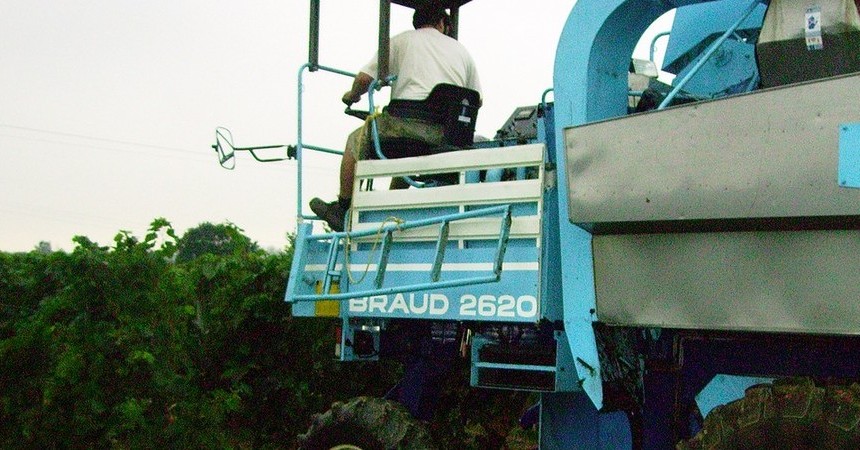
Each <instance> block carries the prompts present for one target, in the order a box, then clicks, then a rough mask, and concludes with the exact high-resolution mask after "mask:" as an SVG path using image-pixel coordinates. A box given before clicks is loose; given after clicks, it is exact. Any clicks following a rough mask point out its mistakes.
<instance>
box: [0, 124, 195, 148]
mask: <svg viewBox="0 0 860 450" xmlns="http://www.w3.org/2000/svg"><path fill="white" fill-rule="evenodd" d="M0 127H3V128H11V129H14V130H23V131H31V132H35V133H45V134H53V135H57V136H67V137H73V138H78V139H89V140H93V141H102V142H111V143H114V144H122V145H132V146H136V147H147V148H154V149H159V150H168V151H174V152H180V153H189V154H194V155H199V154H200V152H196V151H193V150H186V149H182V148H176V147H167V146H163V145H153V144H142V143H139V142H131V141H123V140H120V139H110V138H103V137H96V136H87V135H85V134H77V133H67V132H64V131H53V130H43V129H40V128H30V127H22V126H18V125H10V124H5V123H0Z"/></svg>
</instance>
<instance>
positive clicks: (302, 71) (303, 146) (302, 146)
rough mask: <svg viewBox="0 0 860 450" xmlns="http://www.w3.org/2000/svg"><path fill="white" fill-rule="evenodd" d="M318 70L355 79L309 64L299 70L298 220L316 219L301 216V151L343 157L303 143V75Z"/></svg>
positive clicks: (353, 76)
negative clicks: (312, 151)
mask: <svg viewBox="0 0 860 450" xmlns="http://www.w3.org/2000/svg"><path fill="white" fill-rule="evenodd" d="M318 70H321V71H323V72H330V73H334V74H337V75H343V76H346V77H351V78H355V74H354V73H350V72H347V71H344V70H340V69H335V68H332V67H326V66H320V65H317V64H313V63H310V62H309V63H306V64H303V65H302V66H301V67H300V68H299V74H298V79H299V82H298V96H297V97H298V132H297V133H296V140H297V142H296V162H297V164H298V171H297V181H296V184H297V185H298V187H297V189H296V191H297V192H296V196H297V201H296V209H297V211H296V217H297V218H299V219H300V220H301V219H317V216H310V215H303V214H302V205H303V204H304V202H303V201H302V179H303V176H302V153H303V151H302V150H304V149H308V150H314V151H319V152H323V153H329V154H333V155H343V151H342V150H334V149H329V148H325V147H318V146H314V145H308V144H305V143H304V133H303V121H302V116H303V111H304V109H303V108H304V100H303V94H304V74H305V71H309V72H315V71H318Z"/></svg>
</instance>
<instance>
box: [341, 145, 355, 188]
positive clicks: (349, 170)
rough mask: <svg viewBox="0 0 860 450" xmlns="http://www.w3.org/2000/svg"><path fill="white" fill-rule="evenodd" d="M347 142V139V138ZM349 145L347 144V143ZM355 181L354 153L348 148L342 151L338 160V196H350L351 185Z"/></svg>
mask: <svg viewBox="0 0 860 450" xmlns="http://www.w3.org/2000/svg"><path fill="white" fill-rule="evenodd" d="M347 142H349V140H347ZM347 147H349V145H347ZM354 182H355V155H353V154H352V152H351V151H350V149H349V148H347V149H346V151H345V152H343V158H341V160H340V192H339V193H338V198H345V199H349V198H352V186H353V183H354Z"/></svg>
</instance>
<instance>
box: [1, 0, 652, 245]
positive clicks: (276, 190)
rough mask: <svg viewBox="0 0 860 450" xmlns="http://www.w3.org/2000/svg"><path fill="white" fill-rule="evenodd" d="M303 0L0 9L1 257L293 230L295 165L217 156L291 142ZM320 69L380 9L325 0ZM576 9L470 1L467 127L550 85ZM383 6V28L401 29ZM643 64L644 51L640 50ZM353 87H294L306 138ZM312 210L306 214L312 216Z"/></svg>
mask: <svg viewBox="0 0 860 450" xmlns="http://www.w3.org/2000/svg"><path fill="white" fill-rule="evenodd" d="M308 3H309V2H308V1H306V0H258V1H242V2H239V1H226V0H207V1H202V0H200V1H191V0H169V1H168V0H147V1H132V0H88V1H86V2H68V1H59V0H0V251H27V250H31V249H33V248H34V247H35V246H36V245H37V244H38V243H39V241H49V242H50V243H51V244H52V246H53V248H54V249H65V250H71V249H72V246H73V244H72V242H71V238H72V237H73V236H75V235H84V236H88V237H89V238H91V239H92V240H95V241H96V242H99V243H100V244H102V245H108V244H112V239H113V236H114V235H115V234H116V233H117V232H118V231H119V230H129V231H131V232H133V233H134V234H136V235H138V236H142V235H143V233H144V230H145V229H146V228H147V226H148V225H149V223H150V222H151V221H152V219H154V218H156V217H165V218H167V219H168V220H170V221H171V222H172V223H173V225H174V227H175V228H176V229H177V231H178V232H179V233H182V232H184V231H185V230H186V229H187V228H190V227H193V226H195V225H197V224H199V223H201V222H204V221H210V222H213V223H220V222H224V221H231V222H233V223H235V224H236V225H237V226H239V227H240V228H242V229H244V230H245V233H246V234H247V235H248V236H249V237H250V238H251V239H253V240H255V241H257V242H258V243H259V244H260V245H261V246H263V247H265V248H275V249H280V248H283V246H284V245H285V243H286V238H285V236H286V234H287V233H289V232H292V231H294V230H295V216H296V186H295V175H296V164H295V162H279V163H269V164H260V163H257V162H255V161H253V160H252V159H251V158H250V157H249V156H248V155H239V158H238V161H237V166H236V169H235V170H233V171H227V170H224V169H222V168H221V167H220V166H219V165H218V163H217V160H216V157H215V154H214V152H213V151H212V150H211V148H210V145H211V144H212V143H213V142H214V129H215V127H216V126H226V127H228V128H229V129H230V130H231V131H232V132H233V136H234V138H235V141H236V142H235V144H236V145H238V146H251V145H269V144H295V142H296V122H297V110H296V91H297V74H298V69H299V67H300V66H301V65H302V64H303V63H304V62H306V61H307V48H308V42H307V41H308V38H307V36H308V25H307V23H308ZM321 3H322V6H321V10H322V11H321V17H322V20H321V45H320V47H321V48H320V54H321V56H320V64H323V65H325V66H330V67H336V68H339V69H343V70H347V71H350V72H354V71H357V70H358V69H359V68H360V67H361V66H362V65H363V64H364V63H365V62H366V61H367V60H368V59H369V58H370V56H371V55H372V54H373V52H374V51H375V45H376V38H377V37H376V32H377V31H376V27H377V11H378V4H379V2H378V1H372V0H322V2H321ZM573 3H574V2H573V1H570V0H536V1H533V2H522V1H514V0H492V1H490V0H475V1H473V2H471V3H469V4H467V5H466V6H464V7H463V8H462V10H461V20H460V40H461V42H463V44H464V45H465V46H466V47H467V48H468V49H469V50H470V52H471V53H472V55H473V57H474V59H475V61H476V64H477V66H478V70H479V72H480V76H481V81H482V84H483V90H484V105H483V107H482V108H481V111H480V114H479V120H478V127H477V128H478V133H479V134H482V135H485V136H488V137H492V136H493V135H494V134H495V130H496V129H498V128H499V127H500V126H501V125H502V123H503V122H504V121H505V119H506V118H507V117H508V116H509V115H510V114H511V113H512V112H513V110H514V108H515V107H517V106H523V105H530V104H536V103H538V102H539V101H540V96H541V94H542V93H543V91H544V90H545V89H547V88H550V87H551V86H552V70H553V60H554V54H555V48H556V45H557V42H558V36H559V34H560V32H561V29H562V27H563V25H564V23H565V21H566V20H567V16H568V13H569V12H570V9H571V7H572V5H573ZM410 12H411V10H406V9H405V8H402V7H400V6H397V5H393V6H392V15H393V17H392V27H391V28H392V33H397V32H400V31H403V30H406V29H409V28H411V24H410V20H411V14H410ZM644 54H645V55H646V57H647V50H646V51H645V53H644ZM350 82H351V81H350V80H349V79H348V78H345V77H340V76H336V75H329V74H320V73H315V74H311V75H309V76H306V77H305V83H306V86H305V97H304V101H305V106H306V113H305V116H304V122H305V130H304V141H305V143H307V144H313V145H319V146H323V147H329V148H337V149H340V148H342V146H343V141H344V140H345V137H346V135H347V134H348V133H349V131H350V130H352V129H353V128H355V127H356V126H358V125H359V124H360V123H359V122H358V121H357V120H356V119H354V118H350V117H347V116H345V115H344V114H343V113H342V111H343V105H342V104H341V103H340V98H341V95H342V94H343V92H344V91H346V89H347V88H348V87H349V85H350ZM337 166H338V158H337V157H336V156H330V155H314V156H313V157H311V158H308V160H307V161H306V165H305V177H306V178H307V179H310V180H311V181H309V182H308V183H306V185H305V187H304V190H305V202H306V201H307V199H309V198H310V197H313V196H321V197H324V198H326V199H328V198H334V194H335V192H336V182H337ZM305 211H306V212H307V209H305Z"/></svg>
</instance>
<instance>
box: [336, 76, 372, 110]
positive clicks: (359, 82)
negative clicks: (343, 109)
mask: <svg viewBox="0 0 860 450" xmlns="http://www.w3.org/2000/svg"><path fill="white" fill-rule="evenodd" d="M372 82H373V77H372V76H370V75H368V74H366V73H364V72H359V73H358V75H356V76H355V79H354V80H353V81H352V89H350V90H348V91H346V93H345V94H343V98H342V99H341V100H342V101H343V102H344V103H346V104H347V106H349V105H351V104H353V103H355V102H357V101H359V100H361V96H362V95H364V93H365V92H367V90H368V89H369V88H370V83H372Z"/></svg>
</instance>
